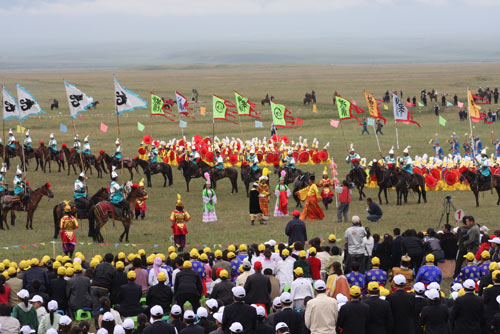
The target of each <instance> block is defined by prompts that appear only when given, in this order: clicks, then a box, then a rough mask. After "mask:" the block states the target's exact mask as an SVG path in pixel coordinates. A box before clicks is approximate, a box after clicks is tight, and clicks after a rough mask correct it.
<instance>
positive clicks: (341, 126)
mask: <svg viewBox="0 0 500 334" xmlns="http://www.w3.org/2000/svg"><path fill="white" fill-rule="evenodd" d="M340 129H342V137H344V145H345V150H346V151H347V153H349V149H348V148H347V141H346V139H345V134H344V126H343V125H342V120H340Z"/></svg>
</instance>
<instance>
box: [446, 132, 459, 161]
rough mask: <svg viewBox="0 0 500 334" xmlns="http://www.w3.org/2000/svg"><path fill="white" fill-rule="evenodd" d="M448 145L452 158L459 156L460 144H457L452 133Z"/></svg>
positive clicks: (455, 137) (454, 134)
mask: <svg viewBox="0 0 500 334" xmlns="http://www.w3.org/2000/svg"><path fill="white" fill-rule="evenodd" d="M448 143H450V151H451V155H452V156H453V157H455V156H457V155H459V154H460V143H459V142H458V139H457V135H456V133H455V132H453V136H452V138H451V140H449V141H448Z"/></svg>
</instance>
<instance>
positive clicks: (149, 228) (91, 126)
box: [0, 64, 500, 260]
mask: <svg viewBox="0 0 500 334" xmlns="http://www.w3.org/2000/svg"><path fill="white" fill-rule="evenodd" d="M112 73H113V72H112V71H81V72H63V71H60V72H57V71H50V72H48V71H47V72H1V73H0V81H1V83H2V84H4V85H5V86H7V88H8V89H9V90H10V91H11V92H12V93H15V84H16V83H20V84H21V85H23V86H24V87H25V88H27V89H28V90H30V91H31V92H32V93H33V94H34V96H35V97H36V98H37V99H38V101H39V102H40V104H41V105H42V107H43V108H44V109H45V110H50V101H51V100H52V99H53V98H57V99H58V100H59V101H60V109H59V111H53V112H51V111H47V113H46V114H45V115H42V116H40V117H37V118H31V119H29V120H27V121H25V122H23V126H24V127H26V128H29V129H30V130H31V134H32V138H33V141H34V143H38V142H39V141H42V140H43V141H44V142H46V143H47V142H48V137H49V134H50V133H51V132H54V133H55V135H56V138H57V140H58V143H59V145H61V144H62V143H67V144H68V145H71V144H72V139H73V132H72V129H71V121H70V118H69V112H68V109H67V102H66V101H67V100H66V96H65V90H64V86H63V79H65V80H67V81H68V82H70V83H74V84H76V85H77V86H78V87H79V88H80V89H82V90H83V91H85V92H86V93H87V94H88V95H92V96H93V97H94V98H95V99H97V100H99V102H100V104H99V106H98V109H97V110H91V111H87V112H85V113H84V114H83V117H82V120H80V121H76V127H77V130H78V133H79V134H80V138H82V139H83V137H84V136H86V135H90V143H91V146H92V150H93V153H95V154H96V153H98V151H99V150H100V149H103V150H105V151H107V152H111V151H112V150H113V148H114V144H113V143H114V141H115V139H116V137H117V127H116V117H115V114H114V112H113V110H114V104H113V78H112ZM116 74H117V77H118V79H119V80H120V82H121V84H122V85H123V86H126V87H127V88H128V89H130V90H132V91H134V92H136V93H138V94H139V95H140V96H141V97H142V98H144V99H146V100H149V92H150V91H153V92H155V93H157V94H158V95H160V96H164V97H171V98H172V97H173V96H174V91H175V90H178V91H180V92H182V93H183V94H184V95H185V96H186V97H188V98H189V97H190V96H191V93H190V92H191V89H192V88H197V89H198V92H199V93H200V101H201V102H200V103H199V104H198V105H196V106H195V110H196V111H197V116H196V120H195V121H192V120H188V127H187V129H186V130H185V135H186V136H187V137H188V138H190V137H191V136H193V135H196V134H199V135H202V136H208V135H211V134H212V126H211V94H217V95H219V96H223V97H226V98H230V99H234V95H233V94H232V90H233V89H236V90H238V91H239V92H240V93H242V94H244V95H246V96H247V97H249V98H250V100H251V101H254V102H259V101H260V100H261V99H262V98H264V96H265V94H266V93H269V94H270V95H273V96H275V99H276V101H278V102H279V103H283V104H285V105H286V106H287V107H288V108H290V109H291V110H292V111H293V113H294V115H296V116H298V117H301V118H303V119H304V124H303V125H302V126H301V127H299V128H298V129H284V130H280V135H287V136H289V137H290V138H291V139H293V140H298V138H299V136H302V137H305V138H308V141H309V142H312V140H313V138H317V139H318V140H319V142H320V145H321V146H323V145H324V144H325V143H326V142H327V141H329V142H330V143H331V146H330V149H329V152H330V154H331V155H332V156H333V157H334V159H335V160H336V161H337V163H338V165H339V173H340V177H342V176H343V175H345V174H346V173H347V171H348V165H347V164H346V163H344V159H345V156H346V143H347V144H349V143H351V142H352V143H354V145H355V147H356V150H357V151H358V152H359V153H360V155H361V156H363V157H367V158H368V159H373V158H374V157H377V156H378V152H377V144H376V141H375V137H374V134H373V131H372V130H370V132H371V134H370V136H366V135H365V136H360V133H361V127H359V126H358V125H357V124H356V123H355V121H354V120H351V121H346V122H345V123H344V132H345V138H346V141H347V142H346V143H345V142H344V139H343V136H342V131H341V129H340V128H338V129H335V128H332V127H330V126H329V122H330V119H332V118H338V115H337V112H336V109H334V107H333V105H332V95H333V92H334V91H337V92H339V93H340V94H342V95H343V96H344V97H346V98H349V99H354V100H356V101H357V102H358V105H360V106H361V107H363V108H366V103H365V101H364V97H363V93H362V90H363V88H365V89H367V91H369V92H371V93H372V94H373V95H374V96H375V97H377V98H381V97H382V95H383V94H384V93H385V91H386V90H387V89H397V90H398V91H399V90H403V93H404V100H406V97H407V96H411V97H413V96H414V95H416V96H417V97H418V95H419V92H420V90H421V89H424V88H426V89H428V90H429V89H432V88H435V89H437V91H438V92H439V94H441V93H442V92H444V93H448V94H450V95H451V96H450V97H449V100H452V96H453V95H454V94H455V93H457V94H458V96H459V99H460V100H461V101H462V102H464V101H466V100H465V98H466V95H465V93H466V88H467V87H471V88H472V89H474V90H476V89H477V88H478V87H480V86H481V87H483V88H484V87H490V88H493V87H495V86H497V85H498V83H499V82H500V67H498V66H495V65H494V64H456V65H394V66H327V65H321V66H316V65H315V66H305V65H304V66H303V65H300V66H299V65H245V66H243V65H219V66H201V65H192V66H179V67H164V68H156V67H155V68H151V67H144V68H133V69H126V70H118V71H116ZM311 90H315V92H316V96H317V98H318V112H317V113H312V106H311V107H304V106H303V105H302V99H303V96H304V93H305V92H306V91H309V92H310V91H311ZM200 106H205V107H207V111H208V113H207V115H206V116H201V115H199V107H200ZM497 107H498V106H497V105H492V106H491V109H492V111H495V110H496V108H497ZM268 109H269V108H264V109H262V108H260V110H261V111H263V114H264V117H265V123H264V124H265V125H264V128H263V129H256V128H255V127H254V121H253V119H244V120H242V123H241V127H240V126H237V125H232V124H230V123H227V122H222V121H220V122H217V123H216V125H215V132H216V135H218V136H219V137H222V136H229V137H240V138H242V139H249V138H252V137H255V136H257V137H264V136H267V137H269V126H270V117H271V116H270V114H269V112H268ZM381 109H383V108H381ZM413 109H414V110H413V113H414V118H415V120H417V121H418V122H420V123H421V124H422V128H418V127H416V126H415V125H399V133H400V147H401V150H402V149H403V148H404V147H405V146H406V145H411V147H412V149H411V154H412V155H415V154H423V153H425V152H427V153H431V152H432V146H431V145H429V144H428V141H429V139H430V138H431V137H434V135H435V134H437V136H438V138H439V139H440V140H441V142H445V140H446V139H447V138H449V137H450V135H451V134H452V132H453V131H455V132H456V133H457V135H458V136H459V140H460V143H461V144H462V143H463V140H464V137H463V136H464V133H465V132H468V131H469V124H468V122H460V121H459V120H458V115H457V108H453V107H452V108H446V110H445V111H444V113H443V116H444V117H445V118H446V119H447V121H448V122H447V124H446V127H443V126H440V125H439V124H438V120H437V118H436V117H435V116H434V114H433V112H431V105H429V106H428V107H427V108H420V109H419V108H413ZM486 109H488V108H486ZM382 113H383V114H384V116H385V117H386V118H387V119H388V120H391V119H392V106H389V110H388V111H382ZM138 121H139V122H141V123H143V124H145V125H146V130H145V131H144V132H139V131H138V130H137V122H138ZM101 122H104V123H105V124H106V125H108V126H109V129H108V132H107V133H103V132H101V131H99V125H100V123H101ZM61 123H64V124H65V125H67V126H68V129H69V131H68V133H61V132H59V125H60V124H61ZM120 124H121V133H122V140H123V151H124V155H125V156H130V157H134V156H135V155H136V152H137V147H138V144H139V143H140V141H141V138H142V136H144V135H145V134H152V135H153V137H154V138H158V139H164V140H168V139H170V138H173V137H177V138H179V137H180V136H181V132H180V129H179V127H178V124H177V123H171V122H168V121H167V120H165V119H163V118H155V119H151V118H150V117H149V112H148V111H146V110H144V109H140V110H137V111H133V112H130V113H127V114H124V115H123V116H122V117H120ZM5 127H6V131H7V130H8V128H9V127H12V128H13V129H15V128H16V123H15V122H14V121H7V122H6V123H5ZM383 131H384V136H380V144H381V146H382V150H383V152H384V154H385V153H386V152H387V151H388V150H389V149H390V147H391V146H392V145H395V144H396V139H395V126H394V123H393V122H391V121H389V122H388V123H387V126H385V127H384V128H383ZM492 131H495V134H494V135H495V138H496V136H497V135H498V125H497V124H492V125H485V124H476V125H475V129H474V132H475V134H479V135H481V138H482V139H483V145H484V146H489V147H491V144H490V143H489V141H490V138H491V135H492V134H491V132H492ZM16 137H17V138H18V139H21V138H23V137H24V135H21V134H16ZM443 146H444V148H445V149H446V150H447V149H448V146H447V145H443ZM491 152H493V150H492V149H490V150H489V153H491ZM15 164H16V161H15V162H14V167H15ZM301 168H302V169H305V170H310V171H314V172H316V173H317V174H321V171H322V168H323V166H306V167H301ZM14 172H15V169H14V168H11V169H10V170H9V172H8V174H7V179H8V182H9V183H10V184H11V182H12V179H13V177H14ZM141 177H142V175H137V176H135V181H136V182H138V181H139V180H140V178H141ZM28 179H29V180H30V181H31V184H32V186H33V187H36V186H38V185H41V184H42V183H44V182H47V181H48V182H50V183H51V184H52V190H53V192H54V194H55V199H53V200H50V201H47V199H46V198H44V199H43V200H42V202H41V203H40V204H39V209H38V211H37V212H36V215H35V218H34V230H33V231H26V230H25V229H24V223H25V219H26V216H25V214H24V213H18V215H17V217H18V219H17V224H16V226H15V227H14V228H12V229H11V230H10V231H1V232H0V235H1V239H0V240H1V241H0V258H4V257H8V258H11V259H16V260H20V259H22V258H28V257H33V256H41V255H44V254H49V255H52V253H53V245H52V244H51V243H50V242H51V241H52V233H53V220H52V208H53V206H54V205H55V204H56V203H58V202H59V201H62V200H68V199H71V198H72V185H73V182H74V180H75V176H74V175H73V174H72V175H71V176H67V175H66V174H65V173H55V172H52V173H51V174H43V173H41V172H34V171H33V166H30V168H29V171H28ZM161 181H162V178H161V176H158V175H156V176H153V188H150V189H148V192H149V198H150V199H149V200H148V202H147V205H148V211H147V218H146V219H145V220H144V221H135V222H134V224H133V226H132V228H131V232H130V242H131V243H130V244H128V245H124V244H121V245H117V244H115V243H116V242H117V241H118V236H119V234H120V233H121V232H122V227H121V225H116V227H113V226H112V224H108V225H107V226H106V229H105V233H104V238H105V244H104V245H96V244H93V243H92V242H91V241H92V240H91V239H89V238H87V227H88V225H87V221H84V222H83V224H82V228H81V230H80V231H77V238H78V241H79V242H82V243H83V245H81V244H79V245H78V246H77V250H81V251H83V252H84V253H85V254H87V256H89V255H91V254H95V253H101V254H102V253H104V252H106V251H113V252H116V251H118V249H120V250H123V251H125V252H126V253H128V252H134V251H136V250H137V249H139V248H144V249H146V251H148V252H149V251H154V250H161V251H166V247H167V246H168V245H170V244H171V242H170V236H171V229H170V223H169V221H168V218H169V215H170V211H171V210H172V209H174V205H175V195H176V194H177V193H181V194H182V195H183V201H184V204H185V206H186V209H187V210H188V211H189V213H190V214H191V215H192V219H191V221H190V223H188V228H189V234H188V243H189V245H190V246H202V245H209V246H210V247H214V245H217V247H219V245H222V246H227V244H229V243H233V242H234V243H241V242H245V243H250V242H260V241H265V240H269V239H270V238H273V239H275V240H278V241H286V237H285V235H284V228H285V225H286V223H287V219H286V218H279V219H278V218H271V220H270V224H269V225H267V226H250V222H249V218H248V200H247V198H246V196H245V194H244V186H243V184H242V183H241V182H239V184H238V186H239V190H240V192H239V193H238V194H233V195H231V194H230V185H229V181H227V180H225V181H222V182H219V183H218V188H217V195H218V199H219V202H218V204H217V207H216V209H217V215H218V217H219V221H218V222H217V223H213V224H205V223H202V222H201V187H202V181H201V180H199V179H197V180H194V181H193V182H192V183H191V185H192V187H191V192H190V193H186V192H185V189H186V187H185V183H184V180H183V178H182V176H181V173H180V172H179V171H178V170H175V171H174V185H173V186H172V187H168V188H162V187H161V186H160V185H161ZM107 185H109V179H108V176H105V178H104V179H97V178H96V177H95V175H94V176H90V177H89V189H90V193H92V194H93V193H94V192H95V191H96V190H97V189H98V188H99V187H101V186H107ZM275 185H276V179H275V178H274V177H273V178H271V187H272V188H273V187H274V186H275ZM376 192H377V190H375V189H368V190H367V194H368V196H371V197H375V196H376ZM446 195H451V196H452V200H453V203H454V204H455V206H456V207H457V208H462V209H464V210H465V212H466V214H471V215H474V216H475V217H476V221H478V222H479V223H480V224H485V225H487V226H488V227H490V229H491V228H495V227H498V213H499V209H498V207H497V206H496V205H495V203H496V195H491V194H490V193H489V192H488V193H484V194H482V195H481V198H480V202H481V207H480V208H476V207H475V204H474V201H473V195H472V193H471V192H458V191H455V192H451V193H446V192H441V191H439V192H430V193H429V194H428V203H427V204H420V205H418V204H416V198H415V196H410V197H409V203H408V204H407V205H404V206H402V207H396V206H395V204H394V203H395V193H394V192H390V194H389V196H390V199H389V200H390V204H389V205H383V206H382V209H383V210H384V217H383V219H382V220H381V221H380V222H378V223H368V224H366V225H368V226H370V227H371V229H372V233H380V234H383V233H386V232H389V231H392V229H393V228H394V227H400V228H402V229H406V228H410V227H412V228H415V229H417V230H423V229H426V228H427V227H436V226H437V224H438V221H439V218H440V216H441V212H442V208H443V199H444V197H445V196H446ZM353 197H354V196H353ZM274 202H275V198H274V196H273V197H272V200H271V202H270V206H271V208H274ZM349 214H350V215H360V216H361V217H363V218H364V216H365V215H366V203H365V202H364V201H362V202H361V201H358V200H357V199H355V200H353V202H352V204H351V208H350V212H349ZM334 222H336V210H335V208H332V209H330V210H328V211H327V212H326V217H325V219H324V220H322V221H316V222H311V223H308V224H307V226H308V236H309V237H310V238H311V237H313V236H320V237H326V236H327V235H328V234H329V233H332V232H335V233H337V234H338V235H343V231H344V230H345V228H346V227H347V226H349V225H347V224H341V225H340V224H336V223H334ZM147 245H149V246H147ZM155 245H157V247H155ZM55 251H56V253H60V252H61V246H60V244H57V245H55Z"/></svg>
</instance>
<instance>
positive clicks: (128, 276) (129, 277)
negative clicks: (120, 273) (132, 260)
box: [127, 270, 136, 281]
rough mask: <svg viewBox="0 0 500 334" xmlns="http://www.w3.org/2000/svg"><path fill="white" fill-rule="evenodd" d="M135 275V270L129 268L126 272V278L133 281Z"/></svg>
mask: <svg viewBox="0 0 500 334" xmlns="http://www.w3.org/2000/svg"><path fill="white" fill-rule="evenodd" d="M135 277H136V275H135V271H133V270H129V271H128V273H127V279H128V280H131V281H133V280H135Z"/></svg>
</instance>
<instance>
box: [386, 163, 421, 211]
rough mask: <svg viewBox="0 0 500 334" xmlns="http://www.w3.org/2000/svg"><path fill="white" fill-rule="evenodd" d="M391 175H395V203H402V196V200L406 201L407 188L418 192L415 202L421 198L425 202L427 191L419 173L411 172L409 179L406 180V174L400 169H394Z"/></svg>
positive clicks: (419, 201)
mask: <svg viewBox="0 0 500 334" xmlns="http://www.w3.org/2000/svg"><path fill="white" fill-rule="evenodd" d="M393 175H394V176H395V177H396V183H395V187H396V197H397V204H396V205H401V204H402V199H403V197H404V202H405V203H407V202H408V190H410V189H411V190H413V192H416V193H417V194H418V201H417V203H418V204H420V203H421V199H423V200H424V203H427V192H426V190H425V179H424V177H423V176H422V175H421V174H418V173H414V174H411V178H410V181H407V179H406V175H405V174H404V172H402V171H394V172H393Z"/></svg>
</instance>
